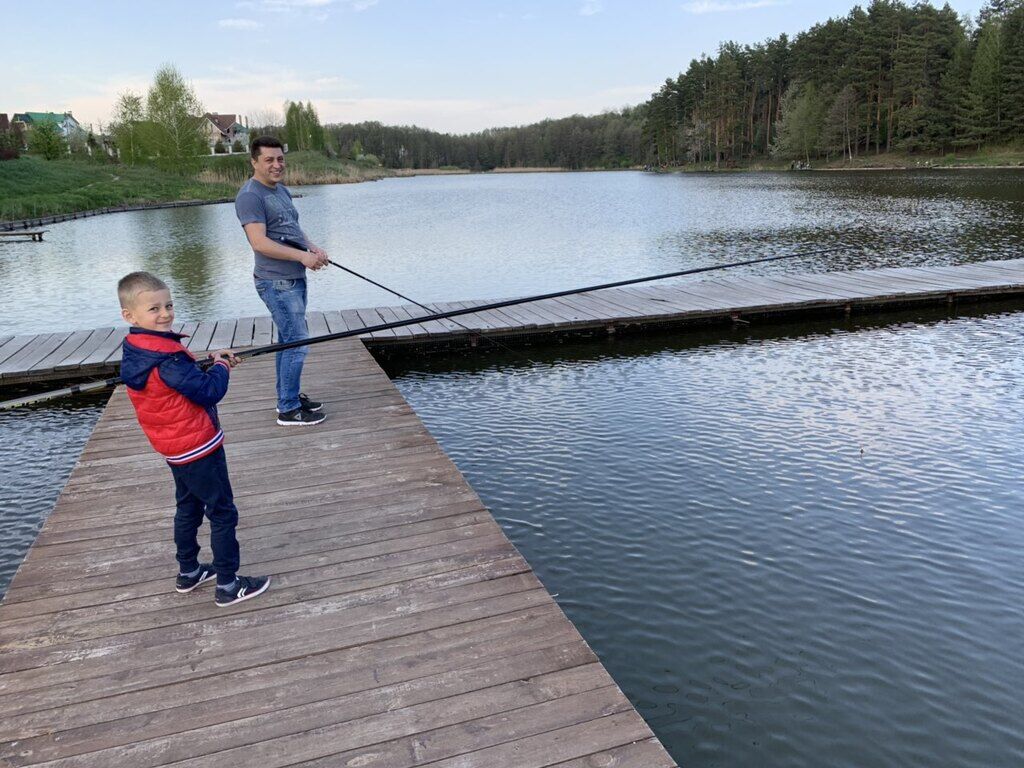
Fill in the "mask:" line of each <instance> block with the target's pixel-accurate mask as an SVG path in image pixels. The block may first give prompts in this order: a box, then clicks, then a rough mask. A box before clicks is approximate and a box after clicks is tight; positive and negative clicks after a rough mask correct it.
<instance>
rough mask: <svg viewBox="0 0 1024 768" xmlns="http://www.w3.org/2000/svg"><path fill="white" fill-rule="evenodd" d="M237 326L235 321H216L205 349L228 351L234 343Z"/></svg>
mask: <svg viewBox="0 0 1024 768" xmlns="http://www.w3.org/2000/svg"><path fill="white" fill-rule="evenodd" d="M237 325H238V321H237V320H218V321H217V326H216V328H215V329H214V331H213V335H212V336H211V337H210V342H209V344H207V349H211V350H217V349H229V348H230V347H231V344H232V342H233V341H234V338H235V328H236V326H237Z"/></svg>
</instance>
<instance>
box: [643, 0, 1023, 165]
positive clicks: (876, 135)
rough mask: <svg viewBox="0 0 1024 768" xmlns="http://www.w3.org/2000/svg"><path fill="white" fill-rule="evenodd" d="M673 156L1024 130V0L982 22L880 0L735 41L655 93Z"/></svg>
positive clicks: (665, 157) (663, 149)
mask: <svg viewBox="0 0 1024 768" xmlns="http://www.w3.org/2000/svg"><path fill="white" fill-rule="evenodd" d="M647 106H648V114H647V119H646V121H645V124H644V136H645V137H647V139H648V140H649V141H650V144H649V147H650V149H651V151H652V153H653V157H652V160H653V161H654V162H656V163H658V164H660V165H677V164H682V163H688V162H715V163H733V162H736V161H739V160H745V159H751V158H758V157H766V156H769V155H774V156H777V157H783V158H801V159H804V160H806V161H810V159H811V158H813V157H826V158H828V157H839V156H843V157H847V158H853V157H856V156H858V155H862V154H866V153H876V154H877V153H881V152H888V151H893V150H898V151H904V152H949V151H953V150H956V149H961V148H980V147H982V146H985V145H989V144H997V143H1006V142H1010V141H1013V140H1018V139H1020V138H1021V137H1022V136H1024V2H1020V0H993V1H992V2H989V3H988V4H987V5H986V6H985V8H984V9H983V10H982V12H981V14H980V16H979V19H978V21H977V23H973V22H971V21H970V20H966V19H964V20H962V19H960V18H959V17H958V16H957V15H956V13H955V12H954V11H953V10H952V9H951V8H950V7H949V6H948V5H945V6H943V7H942V8H935V7H934V6H931V5H929V4H927V3H923V2H922V3H918V4H916V5H913V6H908V5H907V4H905V3H903V2H898V0H873V2H871V3H870V5H868V6H867V7H866V8H862V7H860V6H857V7H855V8H854V9H853V10H852V11H850V13H849V14H848V15H847V16H846V17H844V18H837V19H830V20H829V21H826V22H824V23H822V24H817V25H815V26H814V27H812V28H811V29H810V30H808V31H806V32H803V33H801V34H799V35H797V36H796V37H795V38H794V39H793V40H789V39H788V38H787V37H786V36H785V35H783V36H781V37H779V38H777V39H774V40H768V41H767V42H765V43H763V44H759V45H754V46H739V45H737V44H735V43H725V44H723V45H721V46H720V47H719V49H718V53H717V55H716V56H714V57H710V56H702V57H701V58H700V59H697V60H694V61H692V62H691V63H690V66H689V68H688V69H687V70H686V71H685V72H683V73H681V74H680V75H679V77H677V78H676V79H675V80H671V79H670V80H667V81H666V82H665V84H664V85H663V86H662V88H661V89H660V90H659V91H658V93H656V94H654V96H653V98H652V99H651V100H650V102H648V105H647Z"/></svg>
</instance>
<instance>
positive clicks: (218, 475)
mask: <svg viewBox="0 0 1024 768" xmlns="http://www.w3.org/2000/svg"><path fill="white" fill-rule="evenodd" d="M170 467H171V473H172V474H173V475H174V486H175V496H174V498H175V501H176V502H177V503H178V509H177V511H176V512H175V513H174V544H175V546H177V548H178V567H179V569H180V571H181V572H182V573H191V572H192V571H194V570H195V569H196V568H198V567H199V540H198V539H197V538H196V535H197V534H198V532H199V526H201V525H202V524H203V516H204V515H205V516H206V517H208V518H210V548H211V549H212V550H213V570H214V571H216V572H217V583H218V584H230V583H231V582H232V581H234V579H235V573H236V572H237V571H238V557H239V554H238V539H236V538H235V526H236V525H238V510H237V509H236V508H235V500H234V496H233V494H232V493H231V481H230V480H229V479H228V462H227V458H226V457H225V456H224V447H223V446H221V447H220V448H218V449H217V450H216V451H214V452H213V453H211V454H209V455H208V456H204V457H203V458H201V459H197V460H196V461H193V462H191V463H189V464H178V465H174V464H172V465H170Z"/></svg>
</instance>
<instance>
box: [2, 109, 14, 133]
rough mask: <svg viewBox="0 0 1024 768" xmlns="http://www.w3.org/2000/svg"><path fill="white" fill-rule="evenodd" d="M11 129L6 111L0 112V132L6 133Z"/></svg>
mask: <svg viewBox="0 0 1024 768" xmlns="http://www.w3.org/2000/svg"><path fill="white" fill-rule="evenodd" d="M9 130H11V121H10V120H8V119H7V113H6V112H0V133H7V132H8V131H9Z"/></svg>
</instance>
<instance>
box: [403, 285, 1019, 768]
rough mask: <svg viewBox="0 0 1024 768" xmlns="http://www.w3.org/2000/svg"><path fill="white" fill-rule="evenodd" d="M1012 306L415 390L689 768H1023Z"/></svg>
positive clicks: (660, 346)
mask: <svg viewBox="0 0 1024 768" xmlns="http://www.w3.org/2000/svg"><path fill="white" fill-rule="evenodd" d="M1003 306H1004V307H1005V306H1012V307H1014V308H1015V309H1017V310H1020V309H1024V307H1021V306H1019V305H1017V304H1011V305H1003ZM990 312H991V313H990V314H981V313H979V314H976V315H966V316H961V317H944V316H941V315H935V314H917V313H915V314H905V315H901V316H896V317H894V318H892V319H889V320H885V321H879V320H875V321H872V322H867V323H859V324H858V323H853V324H848V325H844V326H840V327H833V326H830V325H827V324H815V325H801V326H783V327H779V326H775V327H773V328H770V329H767V330H759V329H757V328H753V329H737V330H734V331H725V332H721V331H709V332H707V333H703V334H686V335H680V336H679V337H677V338H673V337H665V336H662V337H657V338H650V339H647V340H637V339H634V340H628V339H627V340H624V339H612V340H608V341H607V342H605V343H600V342H598V343H593V344H586V345H583V344H580V345H565V346H561V347H554V348H534V349H531V350H530V356H531V357H532V358H534V360H535V361H536V363H535V364H533V365H529V364H523V363H522V362H521V361H520V360H514V359H503V358H501V357H500V356H495V355H492V356H491V357H490V358H488V359H486V360H481V359H480V358H479V357H477V358H438V359H434V360H429V361H422V360H412V361H409V362H407V363H404V364H395V365H394V366H393V371H392V373H393V374H395V375H396V376H397V379H396V383H397V385H398V386H399V388H400V389H401V391H402V393H403V394H404V395H405V396H406V398H407V399H408V400H409V401H410V402H411V403H412V404H413V406H414V407H415V408H416V411H417V413H418V414H419V415H420V416H421V417H422V418H423V419H424V421H425V422H426V423H427V425H428V426H429V428H430V430H431V432H432V433H433V434H434V435H435V436H436V437H437V438H438V440H439V441H440V442H441V444H442V446H443V447H444V448H445V450H446V451H447V452H448V453H449V455H451V456H452V457H453V459H454V460H455V461H456V463H457V464H458V465H459V467H460V469H461V470H462V471H463V472H464V473H465V474H466V476H467V478H468V480H469V482H470V483H471V485H472V486H473V487H474V489H476V490H477V492H478V493H479V494H480V495H481V497H482V498H483V499H484V502H485V503H486V504H488V506H489V507H490V508H491V509H492V511H493V512H494V514H495V515H496V517H498V518H499V520H500V522H501V523H502V525H503V527H504V528H505V530H506V532H507V533H508V534H509V536H510V537H511V538H512V540H513V541H514V543H515V544H516V546H517V547H519V549H520V550H521V551H522V552H523V554H524V555H525V556H526V557H527V559H528V560H529V561H530V563H531V564H532V565H533V566H534V568H535V569H536V571H537V572H538V575H539V576H540V578H541V579H542V580H543V582H544V583H545V585H546V586H547V587H548V589H549V590H550V591H551V592H553V593H557V594H558V602H559V603H560V604H561V605H562V607H563V608H564V609H565V611H566V612H567V613H568V615H569V617H570V618H571V619H572V620H573V622H574V623H575V624H576V626H577V627H578V628H579V629H580V631H581V632H582V633H583V635H584V637H585V638H586V639H587V640H588V642H590V644H591V645H592V646H593V647H594V649H595V651H596V652H597V653H598V655H599V656H600V657H601V659H602V660H603V661H604V663H605V664H606V665H607V667H608V668H609V671H610V672H611V673H612V675H613V676H614V677H615V679H616V681H617V682H618V683H619V684H620V686H621V687H622V688H623V690H625V691H626V693H627V694H628V695H629V697H630V698H631V700H632V701H633V702H634V703H635V704H636V706H637V708H638V709H639V710H640V712H641V713H642V714H643V715H644V716H645V717H646V718H647V720H648V722H650V724H651V726H652V727H653V728H654V730H655V732H656V733H657V735H658V736H659V737H660V738H661V739H662V740H663V741H664V742H665V744H666V746H667V747H668V748H669V749H670V751H671V752H672V754H673V756H674V757H675V758H676V759H677V760H678V762H679V763H680V765H687V766H732V765H743V766H746V765H758V766H779V767H780V768H781V767H783V766H784V767H785V768H794V767H799V766H808V767H812V766H813V767H815V768H816V767H817V766H822V765H827V766H830V767H832V766H851V767H852V766H857V767H858V768H865V767H868V766H909V765H920V766H930V767H936V766H949V767H950V768H953V767H954V766H955V767H956V768H964V767H969V766H970V767H975V768H989V767H991V766H1010V765H1021V764H1024V733H1022V731H1021V730H1020V727H1019V723H1020V718H1021V715H1022V714H1024V712H1022V709H1021V703H1020V690H1021V689H1022V687H1024V654H1022V652H1024V643H1022V640H1021V638H1022V637H1024V612H1022V611H1021V605H1024V572H1022V570H1021V566H1020V563H1021V556H1022V552H1024V480H1022V478H1021V473H1020V467H1019V464H1020V457H1021V448H1022V439H1021V436H1020V424H1021V423H1022V420H1024V401H1022V400H1021V398H1020V392H1021V391H1024V366H1022V365H1021V363H1020V349H1019V343H1018V342H1019V339H1020V338H1021V336H1022V334H1024V313H1022V312H1020V311H1016V312H1008V311H1000V310H990Z"/></svg>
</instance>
